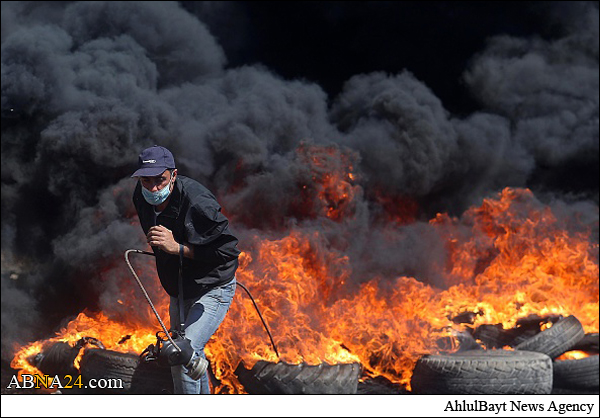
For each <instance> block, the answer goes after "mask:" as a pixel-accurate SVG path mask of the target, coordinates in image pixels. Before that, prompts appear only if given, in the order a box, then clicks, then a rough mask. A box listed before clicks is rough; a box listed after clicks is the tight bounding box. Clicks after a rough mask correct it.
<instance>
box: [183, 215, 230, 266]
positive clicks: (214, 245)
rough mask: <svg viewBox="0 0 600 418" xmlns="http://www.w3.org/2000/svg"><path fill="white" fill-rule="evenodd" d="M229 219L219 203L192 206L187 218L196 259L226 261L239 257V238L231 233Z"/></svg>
mask: <svg viewBox="0 0 600 418" xmlns="http://www.w3.org/2000/svg"><path fill="white" fill-rule="evenodd" d="M228 225H229V221H228V220H227V218H226V217H225V215H223V214H222V213H221V208H220V207H219V206H218V205H216V204H215V205H208V206H206V205H205V206H204V207H200V206H199V205H194V206H191V207H190V210H189V211H188V213H187V215H186V219H185V229H186V236H187V242H188V243H190V244H191V245H193V246H194V259H196V260H199V261H207V262H211V263H225V262H227V261H230V260H232V259H234V258H237V256H238V255H239V251H238V250H237V248H236V247H235V246H236V244H237V238H235V237H234V236H232V235H231V234H229V231H228V228H227V227H228Z"/></svg>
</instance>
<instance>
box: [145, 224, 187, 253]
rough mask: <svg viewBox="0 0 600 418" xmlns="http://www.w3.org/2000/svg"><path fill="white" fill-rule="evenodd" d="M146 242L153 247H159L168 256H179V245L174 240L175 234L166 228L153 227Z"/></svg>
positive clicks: (160, 226)
mask: <svg viewBox="0 0 600 418" xmlns="http://www.w3.org/2000/svg"><path fill="white" fill-rule="evenodd" d="M146 241H148V244H150V245H151V246H152V247H158V248H159V249H161V250H163V251H164V252H166V253H168V254H179V244H178V243H177V241H175V238H173V232H172V231H171V230H170V229H168V228H167V227H165V226H162V225H157V226H153V227H151V228H150V229H149V230H148V235H146Z"/></svg>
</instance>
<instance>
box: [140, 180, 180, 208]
mask: <svg viewBox="0 0 600 418" xmlns="http://www.w3.org/2000/svg"><path fill="white" fill-rule="evenodd" d="M172 180H173V177H171V180H169V184H168V185H166V186H165V187H163V188H162V189H160V190H157V191H155V192H151V191H150V190H148V189H146V188H145V187H144V186H142V196H144V199H146V202H148V203H149V204H151V205H152V206H158V205H160V204H161V203H164V201H165V200H167V197H169V194H170V193H171V181H172Z"/></svg>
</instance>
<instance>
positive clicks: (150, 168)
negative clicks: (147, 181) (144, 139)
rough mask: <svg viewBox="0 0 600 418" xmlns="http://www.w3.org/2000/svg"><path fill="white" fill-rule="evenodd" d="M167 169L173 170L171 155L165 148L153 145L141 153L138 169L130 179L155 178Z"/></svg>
mask: <svg viewBox="0 0 600 418" xmlns="http://www.w3.org/2000/svg"><path fill="white" fill-rule="evenodd" d="M169 168H175V159H174V158H173V154H171V151H169V150H168V149H166V148H165V147H161V146H159V145H154V146H153V147H150V148H146V149H145V150H143V151H142V152H141V154H140V156H139V160H138V169H137V171H136V172H135V173H133V175H132V176H131V177H155V176H159V175H161V174H162V173H164V171H165V170H166V169H169Z"/></svg>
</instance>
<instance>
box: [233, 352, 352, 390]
mask: <svg viewBox="0 0 600 418" xmlns="http://www.w3.org/2000/svg"><path fill="white" fill-rule="evenodd" d="M361 371H362V369H361V366H360V365H359V364H358V363H351V364H336V365H330V364H326V363H321V364H319V365H316V366H311V365H308V364H305V363H302V364H297V365H295V364H289V363H285V362H279V363H271V362H267V361H262V360H261V361H259V362H258V363H256V364H255V365H254V367H252V369H251V370H248V369H246V368H245V367H244V365H243V363H240V365H239V366H238V367H237V369H236V375H237V376H238V379H239V381H240V383H241V384H242V385H243V386H244V388H245V389H246V391H247V392H248V393H250V394H253V395H267V394H271V395H300V394H310V395H320V394H328V395H334V394H338V395H340V394H348V395H353V394H356V391H357V387H358V378H359V376H360V373H361Z"/></svg>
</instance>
